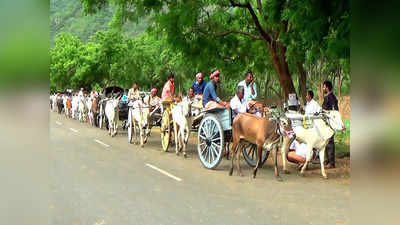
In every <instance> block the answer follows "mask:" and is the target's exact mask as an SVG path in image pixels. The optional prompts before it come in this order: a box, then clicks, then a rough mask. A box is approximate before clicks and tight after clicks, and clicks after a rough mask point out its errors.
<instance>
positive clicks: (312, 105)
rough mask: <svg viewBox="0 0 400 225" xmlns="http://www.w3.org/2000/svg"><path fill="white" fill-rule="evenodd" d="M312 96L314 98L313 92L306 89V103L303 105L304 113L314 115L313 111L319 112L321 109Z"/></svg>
mask: <svg viewBox="0 0 400 225" xmlns="http://www.w3.org/2000/svg"><path fill="white" fill-rule="evenodd" d="M313 98H314V92H313V91H311V90H308V91H307V95H306V100H307V103H306V105H305V107H304V112H305V114H306V115H314V114H315V113H318V112H321V110H322V108H321V106H320V105H319V104H318V102H317V101H315V100H314V99H313Z"/></svg>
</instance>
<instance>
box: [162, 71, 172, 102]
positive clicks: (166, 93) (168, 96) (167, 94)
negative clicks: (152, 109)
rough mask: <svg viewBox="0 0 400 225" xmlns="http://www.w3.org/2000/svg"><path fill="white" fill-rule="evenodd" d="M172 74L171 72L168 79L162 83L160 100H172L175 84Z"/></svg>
mask: <svg viewBox="0 0 400 225" xmlns="http://www.w3.org/2000/svg"><path fill="white" fill-rule="evenodd" d="M174 77H175V76H174V74H173V73H171V74H170V75H169V77H168V81H167V82H166V83H165V84H164V87H163V90H162V93H161V100H162V101H166V100H169V101H172V100H173V98H174V94H175V84H174Z"/></svg>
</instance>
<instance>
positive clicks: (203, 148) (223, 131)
mask: <svg viewBox="0 0 400 225" xmlns="http://www.w3.org/2000/svg"><path fill="white" fill-rule="evenodd" d="M201 115H202V119H201V122H200V125H199V127H198V130H197V137H198V143H197V152H198V155H199V159H200V161H201V163H202V164H203V166H204V167H206V168H208V169H214V168H216V167H217V166H218V165H219V163H220V162H221V159H222V157H223V156H224V148H225V147H227V149H228V154H229V143H230V142H231V140H232V122H233V120H232V111H231V109H228V108H212V109H208V110H204V111H202V113H201ZM249 126H251V124H250V125H249ZM270 150H271V149H264V151H263V154H262V156H261V162H262V164H264V163H265V162H266V161H267V159H268V156H269V152H270ZM242 154H243V158H244V159H245V161H246V163H247V164H248V165H249V166H251V167H255V166H256V164H257V161H256V159H257V146H256V145H255V144H252V143H247V144H245V145H244V146H243V148H242Z"/></svg>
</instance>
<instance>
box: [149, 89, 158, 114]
mask: <svg viewBox="0 0 400 225" xmlns="http://www.w3.org/2000/svg"><path fill="white" fill-rule="evenodd" d="M157 91H158V90H157V88H152V89H151V91H150V93H151V95H150V107H151V108H150V112H152V111H153V110H154V109H155V108H156V107H159V106H160V102H161V98H160V97H158V96H157Z"/></svg>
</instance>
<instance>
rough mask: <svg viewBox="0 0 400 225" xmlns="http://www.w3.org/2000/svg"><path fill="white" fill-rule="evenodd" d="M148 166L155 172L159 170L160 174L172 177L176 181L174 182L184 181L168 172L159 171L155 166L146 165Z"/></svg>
mask: <svg viewBox="0 0 400 225" xmlns="http://www.w3.org/2000/svg"><path fill="white" fill-rule="evenodd" d="M146 166H148V167H150V168H152V169H154V170H157V171H158V172H160V173H162V174H164V175H166V176H168V177H171V178H172V179H174V180H177V181H181V180H182V179H181V178H179V177H176V176H174V175H172V174H170V173H168V172H167V171H164V170H162V169H159V168H157V167H155V166H153V165H151V164H148V163H146Z"/></svg>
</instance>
